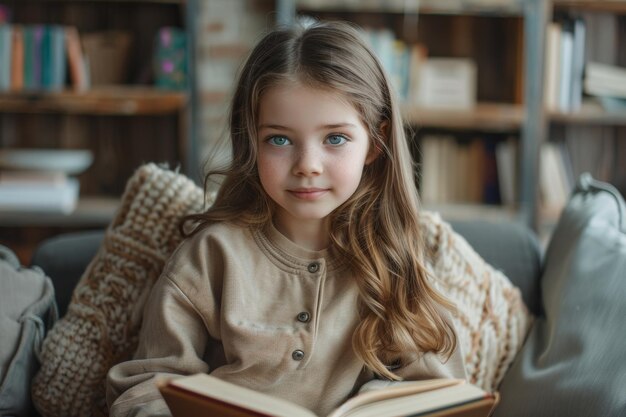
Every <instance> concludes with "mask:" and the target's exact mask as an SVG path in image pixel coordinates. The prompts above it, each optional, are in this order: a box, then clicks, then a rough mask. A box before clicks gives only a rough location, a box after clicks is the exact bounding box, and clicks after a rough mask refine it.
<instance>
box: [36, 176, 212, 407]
mask: <svg viewBox="0 0 626 417" xmlns="http://www.w3.org/2000/svg"><path fill="white" fill-rule="evenodd" d="M202 209H203V193H202V191H201V189H200V188H199V187H197V186H196V185H195V184H194V183H193V182H192V181H190V180H189V179H187V178H186V177H184V176H183V175H180V174H177V173H175V172H173V171H170V170H167V169H162V168H159V167H158V166H156V165H154V164H148V165H145V166H143V167H141V168H139V169H138V170H137V171H136V173H135V174H134V175H133V177H132V178H131V179H130V180H129V182H128V184H127V186H126V190H125V192H124V195H123V197H122V203H121V207H120V209H119V210H118V212H117V214H116V216H115V218H114V220H113V222H112V223H111V225H110V226H109V227H108V229H107V231H106V235H105V238H104V241H103V243H102V245H101V247H100V249H99V251H98V254H97V255H96V257H95V258H94V259H93V260H92V262H91V264H90V265H89V267H88V268H87V270H86V271H85V273H84V274H83V276H82V277H81V280H80V282H79V283H78V285H77V287H76V289H75V290H74V294H73V296H72V301H71V303H70V305H69V308H68V312H67V314H66V315H65V316H64V317H63V318H62V319H61V320H60V321H58V322H57V324H56V325H55V326H54V328H53V329H52V330H51V332H50V333H49V335H48V336H47V337H46V339H45V341H44V343H43V349H42V351H41V355H40V359H41V368H40V370H39V372H38V374H37V375H36V377H35V379H34V381H33V385H32V397H33V402H34V404H35V406H36V408H37V409H38V410H39V412H40V413H41V414H42V415H43V416H59V417H61V416H63V417H70V416H77V417H78V416H80V417H87V416H91V415H108V410H107V407H106V401H105V381H106V374H107V372H108V370H109V368H110V367H111V366H113V365H114V364H116V363H118V362H120V361H124V360H127V359H130V357H131V355H132V354H133V352H134V350H135V347H136V344H137V335H138V330H139V327H140V323H141V317H142V309H143V304H144V300H145V299H146V296H147V295H148V293H149V291H150V288H151V287H152V284H153V283H154V281H155V280H156V278H157V277H158V276H159V274H160V272H161V269H162V268H163V265H164V262H165V261H166V259H167V258H168V257H169V255H170V254H171V253H172V252H173V250H174V249H175V248H176V246H177V245H178V244H179V242H180V241H181V236H180V233H179V232H178V221H179V219H180V218H181V217H182V216H183V215H185V214H189V213H192V212H199V211H201V210H202Z"/></svg>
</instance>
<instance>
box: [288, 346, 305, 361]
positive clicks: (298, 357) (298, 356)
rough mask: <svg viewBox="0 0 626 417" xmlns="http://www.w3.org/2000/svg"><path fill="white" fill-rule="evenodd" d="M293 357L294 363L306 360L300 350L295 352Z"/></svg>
mask: <svg viewBox="0 0 626 417" xmlns="http://www.w3.org/2000/svg"><path fill="white" fill-rule="evenodd" d="M291 357H292V358H293V360H294V361H301V360H302V359H304V352H303V351H301V350H300V349H297V350H294V351H293V353H292V354H291Z"/></svg>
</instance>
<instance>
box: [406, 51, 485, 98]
mask: <svg viewBox="0 0 626 417" xmlns="http://www.w3.org/2000/svg"><path fill="white" fill-rule="evenodd" d="M419 78H420V89H419V95H418V97H419V100H418V102H419V104H420V105H422V106H424V107H429V108H436V109H455V110H468V109H472V108H473V107H474V106H475V105H476V84H477V69H476V63H475V62H474V61H472V60H469V59H462V58H429V59H427V60H426V61H425V62H424V63H423V65H422V66H421V68H420V75H419Z"/></svg>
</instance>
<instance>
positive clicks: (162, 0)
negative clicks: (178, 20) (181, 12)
mask: <svg viewBox="0 0 626 417" xmlns="http://www.w3.org/2000/svg"><path fill="white" fill-rule="evenodd" d="M78 1H79V0H21V2H23V3H55V2H56V3H71V2H78ZM89 1H91V2H92V3H156V4H181V5H184V4H185V3H186V2H187V0H89Z"/></svg>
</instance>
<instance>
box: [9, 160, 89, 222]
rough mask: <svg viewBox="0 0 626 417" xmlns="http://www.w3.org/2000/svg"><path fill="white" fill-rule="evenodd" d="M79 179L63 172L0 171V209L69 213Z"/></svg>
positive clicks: (76, 195)
mask: <svg viewBox="0 0 626 417" xmlns="http://www.w3.org/2000/svg"><path fill="white" fill-rule="evenodd" d="M79 188H80V186H79V182H78V180H77V179H76V178H70V177H68V176H67V175H66V174H65V173H63V172H44V171H29V170H25V171H10V170H7V171H2V172H0V211H10V212H17V211H20V212H45V213H61V214H70V213H71V212H72V211H74V209H75V208H76V204H77V202H78V194H79Z"/></svg>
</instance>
